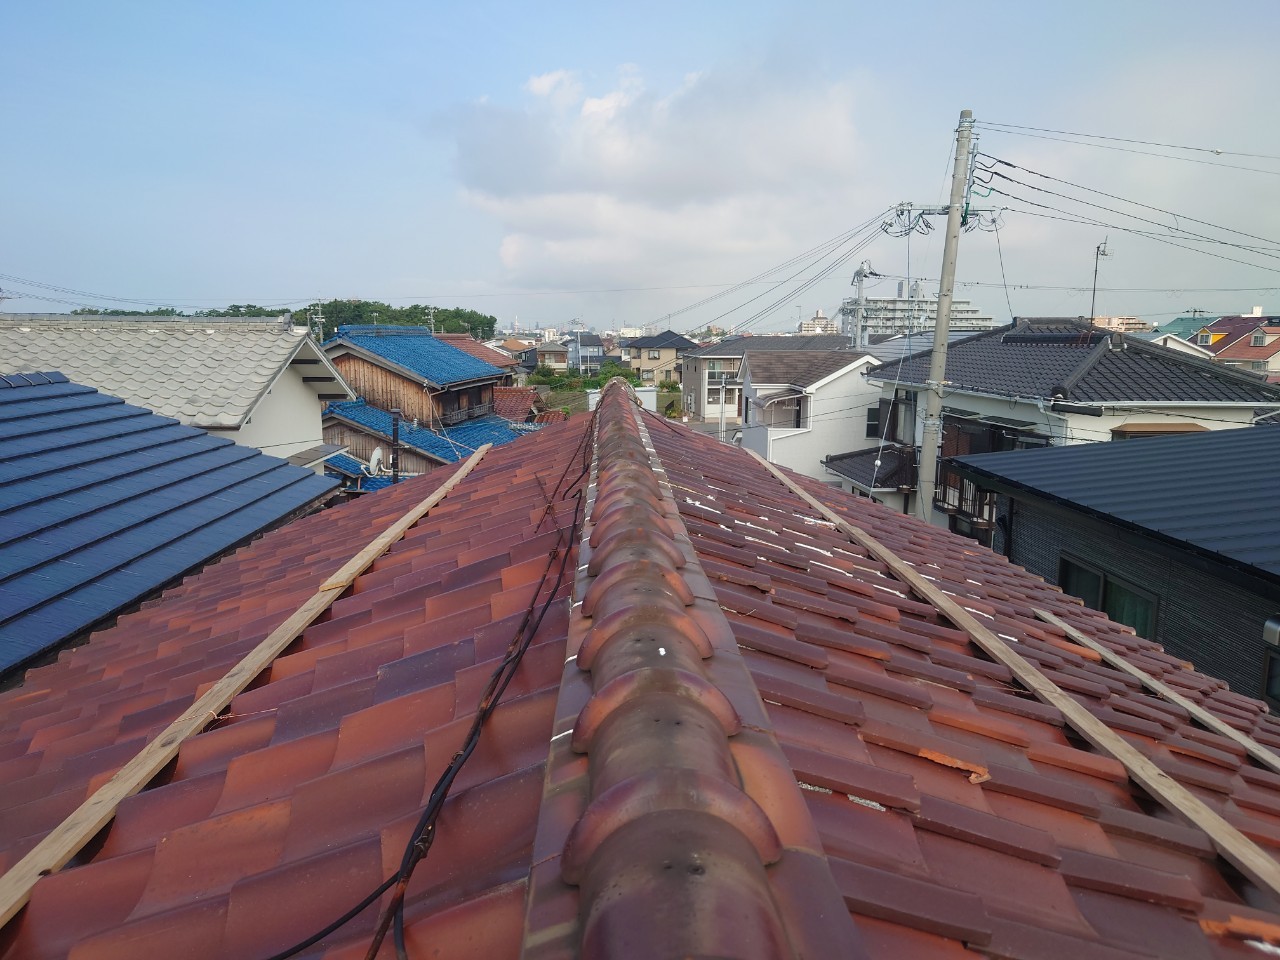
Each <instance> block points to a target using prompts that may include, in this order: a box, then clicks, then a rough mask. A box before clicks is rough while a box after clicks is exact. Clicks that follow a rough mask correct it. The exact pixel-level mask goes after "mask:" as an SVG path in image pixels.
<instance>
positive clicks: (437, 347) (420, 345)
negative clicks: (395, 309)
mask: <svg viewBox="0 0 1280 960" xmlns="http://www.w3.org/2000/svg"><path fill="white" fill-rule="evenodd" d="M344 343H345V344H348V345H350V346H353V347H357V348H359V349H361V350H364V351H366V352H368V353H372V354H375V355H377V356H379V357H382V358H383V359H384V360H387V361H389V362H391V363H394V364H395V365H396V366H398V367H402V368H403V369H405V370H409V371H410V372H412V373H416V374H417V375H418V376H420V377H422V378H423V379H425V380H429V381H430V382H431V383H433V384H436V385H437V386H441V387H447V386H450V385H452V384H455V383H462V382H464V381H467V380H478V379H481V378H484V377H503V376H506V371H505V370H499V369H498V368H497V367H495V366H493V365H492V364H489V363H485V362H484V361H483V360H479V359H477V358H476V357H473V356H471V355H470V354H469V353H464V352H463V351H461V350H459V349H458V348H457V347H454V346H451V345H449V344H447V343H445V342H444V341H443V340H439V339H437V338H436V337H434V336H432V334H431V331H430V330H427V329H425V328H423V327H375V326H358V325H352V326H342V327H338V335H337V336H336V337H334V338H333V339H331V340H328V341H326V343H325V348H326V350H328V351H330V352H332V349H333V347H334V346H335V345H338V344H344Z"/></svg>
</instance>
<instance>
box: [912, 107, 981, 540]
mask: <svg viewBox="0 0 1280 960" xmlns="http://www.w3.org/2000/svg"><path fill="white" fill-rule="evenodd" d="M972 135H973V111H972V110H961V111H960V125H959V126H958V127H956V163H955V168H954V169H953V170H952V172H951V202H950V203H949V204H948V205H947V237H946V242H945V244H944V246H943V248H942V277H941V282H940V283H939V285H938V316H937V320H936V321H935V324H934V328H933V356H932V358H931V360H930V363H929V380H928V383H927V385H926V389H925V408H924V437H923V439H922V442H921V444H920V479H919V482H918V483H917V490H918V499H917V502H916V516H917V517H919V518H920V519H921V520H925V521H928V520H929V519H930V516H931V515H932V512H933V492H934V489H935V488H936V487H937V485H938V451H939V449H940V448H941V447H942V384H943V381H945V380H946V378H947V328H948V327H949V326H950V321H951V298H952V295H953V294H954V292H955V285H956V258H957V256H958V254H959V252H960V217H961V213H962V212H963V210H962V208H963V206H964V196H965V187H966V186H967V184H968V181H969V140H970V138H971V137H972Z"/></svg>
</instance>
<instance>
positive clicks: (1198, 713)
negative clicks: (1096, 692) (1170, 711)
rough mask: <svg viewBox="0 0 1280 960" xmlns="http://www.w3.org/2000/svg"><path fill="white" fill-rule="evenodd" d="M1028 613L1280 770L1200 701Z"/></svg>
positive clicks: (1279, 760) (1271, 755)
mask: <svg viewBox="0 0 1280 960" xmlns="http://www.w3.org/2000/svg"><path fill="white" fill-rule="evenodd" d="M1032 612H1033V613H1034V614H1035V615H1036V616H1037V617H1039V618H1040V619H1041V620H1043V621H1044V622H1045V623H1051V624H1053V625H1054V626H1055V627H1057V628H1058V629H1060V630H1061V631H1062V632H1063V633H1065V634H1066V635H1067V636H1068V637H1070V638H1071V640H1072V641H1074V642H1075V643H1078V644H1080V646H1082V647H1088V648H1089V649H1090V650H1093V651H1094V652H1096V653H1098V654H1099V655H1100V656H1101V657H1102V659H1103V660H1104V661H1105V662H1106V663H1108V664H1109V665H1111V666H1112V667H1115V668H1116V669H1117V670H1121V671H1123V672H1124V673H1127V674H1129V676H1131V677H1133V678H1134V679H1135V680H1137V681H1139V682H1140V683H1141V684H1142V685H1143V686H1144V687H1146V688H1147V689H1148V690H1150V691H1151V692H1152V693H1155V694H1158V695H1159V696H1160V697H1161V698H1162V699H1164V700H1168V701H1169V702H1170V703H1173V704H1176V705H1178V706H1179V707H1181V708H1182V709H1183V710H1185V711H1187V713H1189V714H1191V716H1192V717H1193V718H1194V719H1195V720H1196V722H1198V723H1199V724H1200V725H1201V726H1203V727H1205V728H1206V729H1208V730H1212V731H1213V732H1214V733H1220V734H1222V735H1223V736H1224V737H1226V738H1227V739H1229V740H1234V741H1235V742H1236V743H1238V744H1239V745H1240V746H1241V747H1243V748H1244V750H1245V751H1246V752H1247V753H1248V754H1249V756H1251V757H1253V758H1254V759H1255V760H1257V761H1258V762H1259V763H1260V764H1262V765H1263V766H1264V767H1267V768H1268V769H1270V770H1273V771H1275V772H1276V773H1280V755H1277V754H1276V753H1275V752H1274V751H1272V750H1269V749H1267V748H1266V747H1264V746H1263V745H1262V744H1260V743H1259V742H1258V741H1257V740H1254V739H1253V737H1251V736H1249V735H1248V734H1246V733H1241V732H1240V731H1239V730H1237V729H1236V728H1235V727H1233V726H1231V724H1229V723H1226V722H1225V721H1223V720H1221V719H1220V718H1218V717H1216V716H1214V715H1213V714H1212V713H1210V712H1209V711H1208V710H1206V709H1205V708H1204V707H1202V706H1200V704H1198V703H1196V702H1194V701H1193V700H1188V699H1187V698H1186V697H1184V696H1183V695H1182V694H1180V693H1179V692H1178V691H1177V690H1174V689H1173V688H1172V687H1170V686H1169V685H1168V684H1166V683H1162V682H1161V681H1160V680H1157V679H1156V678H1155V677H1153V676H1151V674H1149V673H1147V672H1146V671H1145V670H1143V669H1142V668H1141V667H1135V666H1134V665H1133V664H1132V663H1130V662H1129V661H1128V660H1126V659H1125V658H1124V657H1122V656H1120V654H1118V653H1116V652H1115V651H1114V650H1112V649H1111V648H1109V647H1105V646H1103V645H1102V644H1101V643H1099V642H1098V641H1097V640H1095V639H1093V637H1091V636H1089V635H1088V634H1086V633H1083V632H1081V631H1080V630H1077V629H1076V628H1075V627H1073V626H1071V624H1069V623H1067V622H1066V621H1065V620H1062V619H1061V618H1060V617H1057V616H1055V615H1054V614H1052V613H1050V612H1049V611H1048V610H1037V609H1033V610H1032Z"/></svg>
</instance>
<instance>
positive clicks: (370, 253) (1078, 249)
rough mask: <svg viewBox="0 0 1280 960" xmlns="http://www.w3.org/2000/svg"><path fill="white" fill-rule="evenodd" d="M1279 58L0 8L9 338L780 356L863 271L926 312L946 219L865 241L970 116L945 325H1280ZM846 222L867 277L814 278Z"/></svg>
mask: <svg viewBox="0 0 1280 960" xmlns="http://www.w3.org/2000/svg"><path fill="white" fill-rule="evenodd" d="M1277 28H1280V6H1278V5H1276V4H1275V3H1273V2H1271V0H1228V2H1226V3H1225V4H1222V5H1220V6H1219V7H1218V8H1216V12H1215V15H1213V16H1205V15H1204V9H1203V7H1202V5H1198V4H1196V5H1193V4H1192V3H1190V2H1188V0H1172V2H1161V3H1156V2H1154V0H1142V2H1138V0H1135V2H1132V3H1125V4H1115V3H1103V2H1101V0H1083V2H1079V3H1074V4H1071V5H1070V6H1067V5H1065V4H1063V5H1059V4H1021V3H1013V2H1002V3H996V4H992V5H988V7H986V8H984V11H983V14H982V18H981V21H980V22H979V21H977V20H975V18H974V16H973V14H972V11H968V10H967V9H965V8H957V7H955V6H954V5H952V4H947V3H942V2H940V0H929V2H921V3H917V4H912V5H909V8H906V9H904V8H903V7H902V6H896V7H895V6H883V7H863V6H856V7H855V6H850V5H848V4H843V3H838V2H834V0H831V2H828V0H819V2H817V3H815V4H811V5H808V6H806V7H805V8H804V11H803V13H802V14H801V13H798V12H797V11H796V10H795V8H794V7H790V6H783V5H782V4H780V3H776V2H767V0H747V2H744V3H742V4H738V5H736V6H735V8H734V12H733V15H732V16H726V15H724V10H723V9H722V8H719V7H715V6H711V5H707V6H706V7H699V6H697V5H693V6H690V5H684V4H677V3H674V2H667V0H659V2H656V3H650V4H645V5H644V6H643V7H639V8H634V9H625V10H619V9H601V8H600V7H599V6H598V5H592V4H586V3H578V2H575V3H565V4H557V5H554V6H552V7H550V8H545V9H544V8H542V7H535V8H527V7H525V6H524V5H517V4H507V3H495V2H480V3H475V4H469V5H421V4H413V3H409V2H396V3H373V4H367V5H361V6H359V7H356V6H349V5H345V4H338V3H324V2H322V3H308V4H303V3H301V2H293V0H290V2H282V3H278V4H270V5H265V6H264V5H258V4H250V3H248V2H243V0H240V2H228V3H225V4H218V5H207V6H187V5H181V6H174V5H171V4H161V3H158V2H150V0H147V2H136V3H128V4H109V5H99V4H92V3H88V2H83V0H78V2H69V3H63V4H57V5H30V4H27V5H20V4H11V5H7V6H6V7H5V8H4V9H3V10H0V30H3V32H4V35H5V37H6V39H7V40H8V41H9V42H8V43H7V44H6V54H5V58H4V61H3V62H2V63H0V71H2V72H3V76H4V78H5V83H4V89H5V91H6V92H7V93H8V94H9V95H8V96H5V97H0V123H2V124H3V129H4V131H5V133H6V149H5V150H4V151H3V152H2V153H0V201H2V202H3V206H2V207H0V209H3V210H4V214H3V222H4V229H3V230H0V290H2V291H3V294H0V295H3V296H4V297H6V298H7V299H5V300H4V301H3V303H0V310H2V311H6V312H45V311H50V310H54V311H58V310H70V309H73V308H74V307H76V306H80V305H83V304H88V305H93V306H98V307H104V308H108V307H115V308H123V309H135V308H136V309H147V308H148V307H151V306H158V305H172V306H175V307H177V308H179V309H183V310H192V309H197V308H220V307H226V306H227V305H229V304H232V303H246V302H252V303H257V304H261V305H264V306H268V305H269V306H280V307H281V308H295V309H296V308H298V307H300V306H302V305H304V304H305V303H306V302H308V301H311V300H328V299H330V298H359V299H364V300H381V301H385V302H388V303H391V304H393V305H397V306H403V305H408V304H410V303H415V302H417V303H423V304H428V303H429V304H435V305H438V306H442V307H467V308H471V309H474V310H477V311H481V312H483V313H487V314H492V315H494V316H496V317H497V318H498V320H499V324H500V326H502V327H504V328H509V327H511V326H512V325H513V323H515V322H516V320H517V318H518V320H519V323H520V325H521V326H522V327H525V328H532V327H534V326H536V325H541V326H544V327H545V326H558V327H561V328H565V329H567V328H568V326H569V321H570V320H571V319H573V318H575V317H580V318H582V319H583V320H584V321H585V322H587V323H588V325H589V326H591V327H594V328H596V329H598V330H599V329H609V328H619V327H640V326H651V327H655V328H658V329H665V328H667V327H670V328H672V329H675V330H678V331H686V330H692V329H699V328H702V327H705V326H707V325H708V324H717V325H720V326H723V327H725V328H727V329H733V328H734V327H735V326H737V325H739V324H743V323H744V322H746V323H747V325H746V327H745V329H749V330H752V331H760V332H765V331H772V332H779V331H784V330H794V329H795V327H796V324H797V318H798V317H797V307H800V308H801V309H802V311H803V314H804V315H805V316H812V315H813V314H814V312H815V311H816V310H819V309H820V310H822V311H823V312H824V313H826V314H827V315H828V316H834V315H835V314H836V313H837V312H838V311H839V308H840V304H841V301H842V300H843V299H844V298H846V297H849V296H851V295H853V291H852V289H851V287H850V278H851V276H852V273H853V271H854V269H855V268H856V267H857V266H858V263H859V262H861V261H863V260H869V261H870V262H871V264H872V265H873V268H874V270H875V271H876V272H877V273H878V274H880V275H881V277H880V278H878V279H876V280H874V281H871V282H868V283H867V286H866V291H865V292H866V294H867V295H868V296H885V295H891V294H892V293H893V291H894V290H895V289H896V285H897V283H898V282H899V281H900V280H906V279H920V280H922V281H923V287H924V292H925V294H926V295H928V294H932V293H936V283H937V281H936V278H937V276H938V273H939V266H940V259H941V250H942V240H941V238H942V231H943V222H942V218H941V217H935V218H933V220H934V229H933V232H932V233H931V234H929V235H927V236H926V235H922V234H915V235H912V236H911V237H910V239H909V240H908V239H907V238H905V237H891V236H887V235H884V234H881V233H879V232H878V231H877V230H876V224H877V223H878V219H879V218H880V217H882V216H883V215H884V214H885V212H886V211H888V210H889V209H890V208H891V207H892V206H893V205H895V204H897V203H899V202H900V201H905V200H909V201H912V202H914V203H916V204H924V205H930V206H936V205H938V204H940V203H945V193H946V187H947V182H948V177H949V173H950V165H951V150H952V146H953V132H952V131H953V130H954V127H955V123H956V119H957V117H958V115H959V112H960V110H961V109H963V108H968V109H972V110H973V111H974V113H975V116H976V118H977V120H978V121H979V126H978V133H979V135H980V139H979V144H978V148H979V150H980V151H982V153H983V154H985V155H986V156H984V157H983V158H981V159H982V163H983V165H984V171H985V169H995V170H996V171H997V172H998V173H1001V174H1004V175H1005V176H1006V177H1010V178H1013V179H1012V180H1008V179H1000V178H998V177H996V178H993V177H992V174H990V173H986V172H980V181H987V180H992V183H991V185H992V186H994V187H996V188H997V189H998V190H1002V191H1003V195H1002V194H1001V193H992V194H989V195H987V194H986V186H985V185H983V186H980V189H979V190H978V191H975V196H974V198H973V205H974V207H975V208H982V209H991V210H999V208H1001V207H1008V208H1013V209H1011V210H1005V211H1004V212H1003V213H1001V214H999V215H998V219H996V221H995V223H992V222H991V218H992V217H993V216H996V215H995V214H992V215H984V216H986V220H985V221H984V223H983V226H984V227H986V228H987V229H983V230H975V231H973V232H971V233H967V234H965V235H964V237H963V239H962V242H961V248H960V258H959V271H958V280H959V283H958V286H957V289H956V295H957V296H958V297H962V298H964V299H966V300H969V301H971V302H973V304H974V305H975V306H976V307H977V308H978V309H980V310H981V311H982V312H983V313H984V314H988V315H991V316H993V317H995V318H996V319H997V320H1000V321H1002V322H1004V321H1007V318H1008V316H1009V315H1010V313H1013V314H1017V315H1024V316H1028V315H1032V316H1043V315H1059V316H1081V315H1088V314H1089V312H1090V306H1089V305H1090V298H1091V294H1092V292H1093V289H1092V287H1093V276H1094V269H1095V264H1096V265H1097V267H1098V278H1097V307H1096V309H1097V312H1098V314H1099V315H1106V316H1136V317H1139V318H1141V319H1143V320H1147V321H1151V322H1160V321H1161V320H1167V319H1170V318H1172V317H1174V316H1177V315H1179V314H1182V313H1185V312H1188V311H1190V310H1191V309H1192V308H1200V309H1202V310H1204V311H1205V312H1207V313H1208V314H1211V315H1214V314H1234V313H1247V312H1249V311H1250V310H1251V309H1252V308H1253V307H1254V306H1258V305H1261V306H1262V308H1263V312H1264V313H1278V312H1280V270H1277V269H1276V268H1277V267H1280V240H1278V239H1276V238H1280V204H1278V203H1276V202H1275V198H1276V194H1277V191H1278V190H1280V128H1277V126H1276V125H1275V124H1274V123H1273V122H1271V120H1272V119H1273V117H1274V107H1273V105H1272V104H1271V100H1272V97H1271V93H1270V87H1269V85H1268V84H1266V83H1264V82H1260V81H1259V79H1258V78H1259V76H1260V73H1259V69H1260V68H1261V65H1263V64H1265V63H1267V62H1269V59H1268V58H1269V56H1270V37H1271V36H1272V35H1273V34H1274V33H1275V31H1276V29H1277ZM1009 124H1016V125H1019V127H1020V129H1013V128H1011V127H1009V126H1004V125H1009ZM1062 131H1066V133H1063V132H1062ZM1077 132H1082V133H1087V134H1098V135H1102V136H1105V137H1110V138H1115V139H1095V140H1093V141H1092V143H1093V144H1094V145H1093V146H1083V145H1080V142H1079V141H1080V138H1079V137H1076V136H1075V135H1074V134H1075V133H1077ZM1064 141H1074V142H1064ZM1184 147H1194V148H1197V149H1194V150H1186V149H1182V148H1184ZM1215 150H1217V151H1221V152H1218V153H1215V152H1213V151H1215ZM1170 156H1176V157H1179V158H1181V159H1176V160H1175V159H1167V157H1170ZM999 160H1002V161H1006V162H1007V163H1011V164H1013V165H1014V166H1012V167H1010V166H1006V165H998V164H997V161H999ZM1049 178H1052V179H1049ZM1073 185H1082V186H1085V187H1089V188H1092V189H1093V190H1095V191H1098V192H1094V193H1088V192H1081V191H1080V190H1079V188H1078V187H1076V186H1073ZM1010 195H1013V196H1016V197H1017V198H1018V199H1016V200H1013V199H1010ZM1126 201H1137V202H1138V203H1140V204H1144V205H1145V206H1132V205H1130V204H1129V203H1127V202H1126ZM1088 204H1093V206H1090V205H1088ZM1015 210H1016V211H1018V212H1014V211H1015ZM1175 215H1176V216H1175ZM1135 217H1140V218H1142V219H1134V218H1135ZM1081 221H1091V222H1089V223H1084V222H1081ZM864 223H866V224H869V226H868V228H867V232H866V238H868V239H869V240H870V242H869V244H868V245H867V246H866V247H865V249H860V250H857V251H856V252H851V251H852V245H851V244H846V245H845V246H842V247H835V246H833V247H832V248H831V249H830V251H829V253H828V255H827V258H826V259H825V260H821V261H819V260H818V257H819V256H820V254H821V253H822V252H823V251H822V250H820V249H818V248H820V247H821V246H822V245H823V244H824V243H826V242H827V241H828V240H831V239H832V238H836V237H840V236H841V235H843V234H845V233H846V232H848V231H850V230H852V229H853V228H855V227H857V226H858V225H859V224H864ZM995 226H998V227H999V233H998V234H997V233H995V232H994V230H992V229H990V228H992V227H995ZM1121 226H1127V227H1128V228H1130V230H1141V231H1146V232H1147V234H1150V235H1139V234H1135V233H1133V232H1126V231H1123V230H1121V229H1119V227H1121ZM1221 227H1226V228H1230V230H1231V231H1234V232H1228V231H1223V230H1220V229H1219V228H1221ZM1188 231H1194V232H1195V233H1197V234H1199V237H1189V236H1188ZM997 237H998V239H997ZM1104 242H1105V243H1106V251H1107V253H1109V254H1110V256H1108V257H1105V258H1096V254H1097V249H1098V247H1099V246H1100V245H1101V244H1103V243H1104ZM1185 247H1194V248H1197V249H1198V250H1199V251H1200V252H1192V251H1190V250H1187V249H1183V248H1185ZM807 251H808V252H809V253H808V255H807V256H804V255H805V254H806V252H807ZM845 253H849V255H850V258H849V259H848V260H847V261H846V262H843V263H841V264H839V265H838V266H835V267H834V268H833V269H832V271H831V273H830V275H829V276H827V277H826V278H825V279H821V280H818V281H816V282H814V283H813V284H812V285H811V286H808V287H804V288H802V287H801V284H802V282H803V281H805V280H806V278H812V277H813V276H814V274H815V273H816V271H817V270H819V269H820V268H821V267H822V266H823V265H826V266H831V265H832V264H833V262H834V261H835V260H837V259H838V257H840V256H841V255H843V254H845ZM793 258H797V259H794V263H792V265H791V266H789V267H787V268H786V269H784V270H782V271H781V272H778V273H774V274H771V275H769V276H767V277H766V276H763V274H764V272H765V271H767V270H770V269H771V268H773V267H775V266H777V265H779V264H784V263H787V262H789V261H792V260H793ZM1238 261H1245V262H1248V263H1250V264H1253V265H1245V264H1244V263H1241V262H1238ZM806 264H812V265H811V267H810V268H809V269H808V270H807V271H806V270H804V269H802V268H803V267H804V266H805V265H806ZM793 274H796V276H795V277H794V279H789V280H788V279H787V278H790V277H791V276H792V275H793ZM748 281H752V282H748ZM778 281H784V282H782V283H781V284H780V285H778V286H777V287H776V288H775V287H774V286H773V284H775V283H778ZM738 285H741V286H738ZM753 318H754V319H753ZM748 321H749V322H748Z"/></svg>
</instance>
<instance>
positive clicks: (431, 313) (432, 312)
mask: <svg viewBox="0 0 1280 960" xmlns="http://www.w3.org/2000/svg"><path fill="white" fill-rule="evenodd" d="M427 323H429V324H431V335H432V336H433V337H434V336H435V333H436V308H435V307H427Z"/></svg>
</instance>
